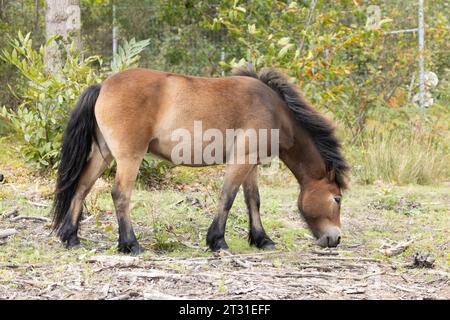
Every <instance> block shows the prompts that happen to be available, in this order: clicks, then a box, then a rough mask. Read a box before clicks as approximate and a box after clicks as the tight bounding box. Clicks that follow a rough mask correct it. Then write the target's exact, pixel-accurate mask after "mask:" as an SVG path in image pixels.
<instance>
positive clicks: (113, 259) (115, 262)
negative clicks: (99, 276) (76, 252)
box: [87, 256, 141, 267]
mask: <svg viewBox="0 0 450 320" xmlns="http://www.w3.org/2000/svg"><path fill="white" fill-rule="evenodd" d="M87 261H88V262H95V263H101V264H103V265H106V266H109V267H131V266H136V265H138V264H139V262H140V261H141V260H140V258H139V257H132V256H94V257H91V258H89V259H88V260H87Z"/></svg>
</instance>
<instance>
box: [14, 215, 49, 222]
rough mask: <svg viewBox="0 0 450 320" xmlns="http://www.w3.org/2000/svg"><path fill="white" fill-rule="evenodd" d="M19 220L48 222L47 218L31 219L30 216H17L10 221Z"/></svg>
mask: <svg viewBox="0 0 450 320" xmlns="http://www.w3.org/2000/svg"><path fill="white" fill-rule="evenodd" d="M19 220H31V221H36V222H50V219H49V218H45V217H32V216H17V217H14V218H12V219H11V221H19Z"/></svg>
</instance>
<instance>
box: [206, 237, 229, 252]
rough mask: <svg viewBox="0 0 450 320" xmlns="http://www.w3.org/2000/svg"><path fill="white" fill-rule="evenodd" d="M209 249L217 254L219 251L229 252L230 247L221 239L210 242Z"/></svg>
mask: <svg viewBox="0 0 450 320" xmlns="http://www.w3.org/2000/svg"><path fill="white" fill-rule="evenodd" d="M208 246H209V248H210V249H211V251H213V252H217V251H229V249H230V248H229V247H228V244H227V243H226V242H225V239H224V238H221V239H217V240H213V241H210V242H209V243H208Z"/></svg>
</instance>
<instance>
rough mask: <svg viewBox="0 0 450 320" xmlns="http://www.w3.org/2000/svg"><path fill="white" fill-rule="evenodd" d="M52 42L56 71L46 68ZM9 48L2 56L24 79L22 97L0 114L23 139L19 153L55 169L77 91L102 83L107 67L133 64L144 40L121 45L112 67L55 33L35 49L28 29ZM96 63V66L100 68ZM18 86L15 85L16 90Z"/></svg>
mask: <svg viewBox="0 0 450 320" xmlns="http://www.w3.org/2000/svg"><path fill="white" fill-rule="evenodd" d="M54 41H56V42H57V43H58V44H59V47H60V49H61V50H62V51H63V52H64V63H63V64H62V66H61V67H60V69H59V72H56V73H48V72H47V71H46V68H45V60H44V53H45V48H46V47H47V46H48V45H49V44H50V43H52V42H54ZM10 42H11V43H10V45H11V47H12V50H10V51H8V50H7V49H4V50H3V51H2V55H1V59H2V60H4V61H5V62H7V63H9V64H11V65H13V66H15V67H16V68H17V70H18V71H19V73H20V74H21V75H22V76H23V77H24V78H25V79H26V82H25V85H24V86H23V87H22V88H20V91H19V92H17V93H16V94H17V95H18V96H21V97H23V98H22V100H21V103H20V105H19V106H18V107H17V109H8V108H6V107H5V106H4V107H3V109H2V113H1V115H2V116H3V117H4V118H5V119H7V120H8V121H9V123H10V125H11V126H12V128H13V130H14V131H15V132H16V133H17V134H19V135H20V136H22V137H23V138H24V140H25V142H26V144H24V145H23V147H22V152H23V154H24V155H25V157H26V159H27V160H29V161H32V162H34V163H36V164H37V167H38V168H39V169H46V168H55V167H56V165H57V163H58V154H59V149H60V144H61V139H62V133H63V130H64V127H65V123H66V122H67V118H68V111H69V110H70V108H71V107H72V106H73V105H74V104H75V101H76V99H77V98H78V96H79V95H80V93H81V92H82V91H83V90H84V89H85V88H86V87H87V86H89V85H91V84H95V83H98V82H100V81H101V80H102V79H104V78H105V77H106V76H107V75H108V74H110V73H111V72H113V71H114V72H115V71H117V70H120V69H125V68H127V67H130V66H133V65H135V64H136V63H137V61H138V60H139V53H140V52H141V51H142V50H143V49H144V48H145V46H146V45H147V44H148V41H140V42H136V41H135V40H134V39H133V40H131V41H130V42H129V43H128V42H127V43H126V45H125V46H124V47H123V48H121V49H120V50H119V52H118V54H117V56H115V57H114V59H113V63H112V64H111V66H110V67H103V63H102V59H101V58H100V57H99V56H90V57H86V58H85V57H83V56H82V55H81V53H80V52H79V51H77V50H76V49H75V46H74V45H73V44H72V45H69V46H68V47H67V46H66V45H65V44H64V42H63V41H61V39H59V38H52V39H50V40H49V41H48V42H47V43H46V45H45V46H41V47H40V48H39V49H38V50H35V49H33V45H32V40H31V34H27V35H26V36H23V35H22V33H20V32H19V34H18V38H17V39H11V41H10ZM98 67H100V68H98ZM16 90H17V89H16Z"/></svg>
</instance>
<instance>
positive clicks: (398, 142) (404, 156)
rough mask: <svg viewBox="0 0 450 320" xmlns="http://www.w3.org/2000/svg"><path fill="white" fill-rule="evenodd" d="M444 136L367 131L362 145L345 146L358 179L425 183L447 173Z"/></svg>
mask: <svg viewBox="0 0 450 320" xmlns="http://www.w3.org/2000/svg"><path fill="white" fill-rule="evenodd" d="M448 148H449V146H448V142H446V140H445V138H439V139H437V138H436V135H433V134H430V133H424V132H418V131H417V130H411V131H401V132H399V131H394V132H381V133H380V132H378V133H373V134H369V135H367V136H366V137H365V138H364V139H363V143H362V146H359V147H356V148H351V147H350V148H348V149H349V150H348V151H349V153H350V154H351V159H352V163H353V164H354V165H353V166H352V169H353V172H352V174H353V175H354V177H355V178H356V180H357V181H359V182H361V183H364V184H373V183H374V182H376V181H384V182H387V183H395V184H399V185H404V184H420V185H427V184H433V183H435V182H437V181H438V182H443V181H446V180H448V178H449V177H450V167H449V163H450V157H449V153H448Z"/></svg>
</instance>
